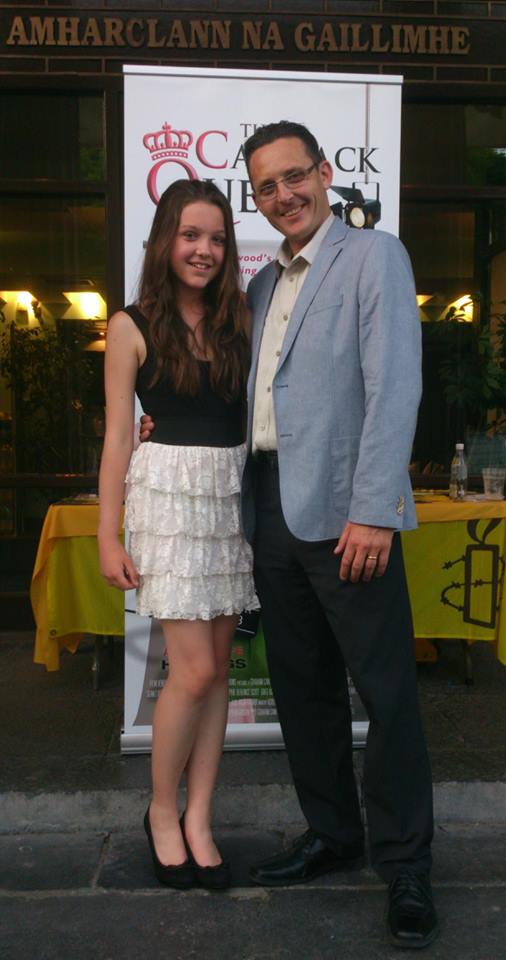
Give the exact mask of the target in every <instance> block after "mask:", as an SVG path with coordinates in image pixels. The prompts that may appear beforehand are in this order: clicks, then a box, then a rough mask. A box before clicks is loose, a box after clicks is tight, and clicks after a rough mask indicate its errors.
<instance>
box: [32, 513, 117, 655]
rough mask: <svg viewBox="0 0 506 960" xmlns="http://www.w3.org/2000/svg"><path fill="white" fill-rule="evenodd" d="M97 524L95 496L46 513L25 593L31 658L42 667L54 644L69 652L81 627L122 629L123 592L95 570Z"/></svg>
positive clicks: (107, 631) (55, 650) (104, 631)
mask: <svg viewBox="0 0 506 960" xmlns="http://www.w3.org/2000/svg"><path fill="white" fill-rule="evenodd" d="M90 500H91V498H90ZM97 527H98V501H95V502H87V501H83V502H80V503H62V504H53V506H51V507H49V510H48V512H47V514H46V518H45V521H44V526H43V528H42V533H41V535H40V541H39V547H38V550H37V556H36V559H35V567H34V570H33V576H32V583H31V588H30V598H31V601H32V609H33V613H34V617H35V623H36V626H37V630H36V635H35V653H34V661H35V663H42V664H44V665H45V666H46V667H47V669H48V670H58V668H59V661H60V650H61V649H62V648H63V647H65V648H67V650H71V651H72V652H73V653H74V652H75V651H76V649H77V647H78V644H79V641H80V640H81V638H82V636H83V634H84V633H91V634H95V635H99V636H104V635H105V636H121V635H122V634H123V633H124V596H123V593H122V592H121V591H120V590H116V589H115V588H113V587H109V586H108V585H107V583H106V582H105V580H103V579H102V577H101V576H100V573H99V567H98V546H97Z"/></svg>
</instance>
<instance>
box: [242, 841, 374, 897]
mask: <svg viewBox="0 0 506 960" xmlns="http://www.w3.org/2000/svg"><path fill="white" fill-rule="evenodd" d="M363 865H364V847H363V844H361V843H355V844H350V845H346V846H345V845H344V844H343V846H342V849H341V851H340V853H336V852H335V851H334V850H331V849H330V847H327V846H326V845H325V843H324V841H323V840H320V838H319V837H317V836H316V834H315V833H313V831H312V830H307V831H306V833H304V834H302V836H301V837H297V839H296V840H294V842H293V843H292V846H291V847H290V848H289V849H288V850H283V851H282V852H281V853H277V854H276V855H275V856H274V857H270V858H269V859H268V860H262V862H261V863H257V864H255V865H254V866H253V867H252V868H251V870H250V874H249V875H250V878H251V880H252V881H253V883H258V884H260V885H261V886H264V887H286V886H291V885H292V884H295V883H307V882H308V880H313V879H314V878H315V877H319V876H321V874H323V873H334V872H336V871H337V870H358V869H359V868H360V867H363Z"/></svg>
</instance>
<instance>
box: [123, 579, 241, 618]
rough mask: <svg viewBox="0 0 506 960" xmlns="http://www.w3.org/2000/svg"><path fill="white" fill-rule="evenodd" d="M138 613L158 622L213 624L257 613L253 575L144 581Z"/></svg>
mask: <svg viewBox="0 0 506 960" xmlns="http://www.w3.org/2000/svg"><path fill="white" fill-rule="evenodd" d="M136 606H137V613H139V614H140V615H141V616H145V617H146V616H148V617H156V618H157V619H158V620H213V619H214V617H218V616H220V615H222V614H225V615H227V616H230V615H231V614H233V613H242V611H243V610H257V609H258V607H259V603H258V600H257V597H256V596H255V590H254V587H253V578H252V576H251V574H250V573H234V574H227V573H224V574H217V575H215V576H194V577H189V578H187V579H186V578H184V577H177V576H175V575H174V574H173V573H172V571H170V572H169V573H166V574H162V575H160V576H148V577H142V583H141V586H140V588H139V589H138V590H137V604H136Z"/></svg>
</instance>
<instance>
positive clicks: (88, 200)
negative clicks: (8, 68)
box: [0, 91, 107, 592]
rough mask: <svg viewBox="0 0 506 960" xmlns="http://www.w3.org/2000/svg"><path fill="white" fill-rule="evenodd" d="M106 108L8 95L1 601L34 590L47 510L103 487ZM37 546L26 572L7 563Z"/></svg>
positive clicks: (3, 182)
mask: <svg viewBox="0 0 506 960" xmlns="http://www.w3.org/2000/svg"><path fill="white" fill-rule="evenodd" d="M103 103H104V98H103V96H102V94H100V95H97V94H84V93H83V94H71V93H68V94H64V93H60V92H55V93H49V92H47V93H33V92H32V93H28V92H16V93H14V92H5V91H4V92H2V93H1V94H0V137H1V140H2V144H3V148H2V151H1V154H0V187H1V190H0V227H1V228H0V536H3V537H4V538H5V537H8V538H13V539H12V540H11V542H10V544H8V543H5V549H6V551H7V552H5V551H4V552H2V551H3V548H2V550H0V592H1V591H2V589H9V590H12V589H14V590H15V589H19V588H22V589H26V587H27V584H28V582H29V576H30V569H31V565H32V563H33V555H32V552H33V549H34V545H35V544H36V537H37V534H38V532H39V530H40V526H41V523H42V520H43V517H44V515H45V512H46V509H47V506H48V503H50V502H52V501H54V500H55V499H60V498H61V497H63V496H66V495H69V494H70V493H73V492H78V491H79V490H80V489H82V490H85V489H88V488H89V485H90V483H91V484H93V485H96V475H97V470H98V465H99V459H100V452H101V446H102V439H103V430H104V395H103V356H104V347H105V328H106V318H107V291H106V216H105V210H106V197H105V169H104V164H105V150H104V123H103ZM11 144H12V145H13V146H12V149H9V145H11ZM20 144H23V147H24V148H23V149H20V147H19V145H20ZM6 474H9V475H11V477H12V480H11V481H8V480H6V479H5V475H6ZM2 477H3V482H2ZM9 483H10V484H11V485H10V486H8V484H9ZM80 484H82V486H80ZM23 538H25V540H23ZM28 540H30V543H31V544H32V546H30V548H29V550H28V553H26V552H24V551H22V559H21V561H20V567H19V570H17V569H16V570H14V569H13V567H12V565H11V566H10V567H9V565H8V564H6V563H4V560H3V559H2V557H4V559H5V557H6V556H7V553H9V552H11V553H12V550H13V549H14V551H16V549H17V546H19V542H21V541H23V542H28ZM27 549H28V548H27ZM4 553H5V556H4ZM20 556H21V554H20ZM6 578H7V580H8V583H7V581H6ZM16 578H17V579H16Z"/></svg>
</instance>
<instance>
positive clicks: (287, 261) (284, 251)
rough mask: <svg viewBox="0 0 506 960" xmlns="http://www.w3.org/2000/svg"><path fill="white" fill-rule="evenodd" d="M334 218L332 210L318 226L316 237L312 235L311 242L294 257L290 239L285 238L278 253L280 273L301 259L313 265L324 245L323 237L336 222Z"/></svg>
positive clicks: (277, 261) (277, 264)
mask: <svg viewBox="0 0 506 960" xmlns="http://www.w3.org/2000/svg"><path fill="white" fill-rule="evenodd" d="M334 219H335V215H334V214H333V213H332V212H331V213H329V215H328V217H327V219H326V220H324V221H323V223H322V224H321V226H320V227H318V230H317V231H316V233H315V235H314V237H311V240H309V242H308V243H306V246H305V247H303V248H302V250H299V252H298V253H297V254H295V256H294V257H292V255H291V253H290V248H289V246H288V241H287V240H286V239H285V240H283V243H282V244H281V246H280V247H279V248H278V251H277V253H276V266H277V269H278V273H280V272H281V269H282V268H286V267H291V266H292V265H293V264H295V263H298V262H299V261H300V260H304V261H305V263H306V264H308V265H309V266H311V264H312V262H313V260H314V259H315V257H316V254H317V253H318V251H319V249H320V247H321V245H322V241H323V238H324V237H325V235H326V234H327V233H328V231H329V230H330V228H331V226H332V224H333V222H334Z"/></svg>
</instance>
